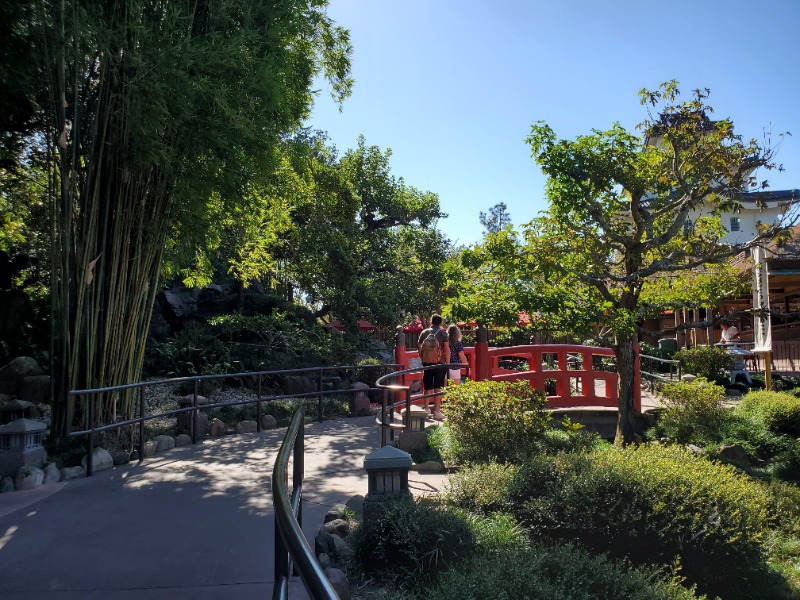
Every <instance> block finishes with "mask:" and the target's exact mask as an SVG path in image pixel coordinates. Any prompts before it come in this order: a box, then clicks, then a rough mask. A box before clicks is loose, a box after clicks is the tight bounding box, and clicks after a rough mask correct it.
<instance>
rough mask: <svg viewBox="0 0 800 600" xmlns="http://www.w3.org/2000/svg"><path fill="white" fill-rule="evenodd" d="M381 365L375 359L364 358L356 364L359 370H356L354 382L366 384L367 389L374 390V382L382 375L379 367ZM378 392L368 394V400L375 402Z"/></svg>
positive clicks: (382, 371) (382, 370)
mask: <svg viewBox="0 0 800 600" xmlns="http://www.w3.org/2000/svg"><path fill="white" fill-rule="evenodd" d="M382 365H383V363H382V362H381V361H380V360H378V359H377V358H365V359H363V360H360V361H359V362H358V366H359V368H358V369H356V380H358V381H360V382H362V383H366V384H367V385H368V386H369V387H371V388H374V387H375V382H376V381H377V380H378V378H380V377H381V376H382V375H384V369H381V368H380V367H381V366H382ZM379 395H380V392H378V391H373V392H370V393H369V397H370V399H372V401H373V402H374V401H376V400H377V399H378V398H379Z"/></svg>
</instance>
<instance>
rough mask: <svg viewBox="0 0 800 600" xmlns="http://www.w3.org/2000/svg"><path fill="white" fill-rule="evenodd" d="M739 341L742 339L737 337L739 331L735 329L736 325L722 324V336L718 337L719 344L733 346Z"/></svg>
mask: <svg viewBox="0 0 800 600" xmlns="http://www.w3.org/2000/svg"><path fill="white" fill-rule="evenodd" d="M741 341H742V338H741V337H740V336H739V330H738V329H737V328H736V325H728V324H727V323H723V324H722V335H721V336H720V342H722V343H723V344H734V343H736V342H741Z"/></svg>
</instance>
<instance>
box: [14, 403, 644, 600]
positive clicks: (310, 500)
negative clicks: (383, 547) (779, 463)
mask: <svg viewBox="0 0 800 600" xmlns="http://www.w3.org/2000/svg"><path fill="white" fill-rule="evenodd" d="M642 400H643V402H642V404H643V408H647V407H649V406H653V405H655V404H657V402H656V401H655V398H653V397H652V396H651V395H649V394H643V398H642ZM374 423H375V422H374V418H373V417H362V418H357V419H343V420H338V421H326V422H325V423H321V424H320V423H314V424H311V425H308V426H307V427H306V483H305V490H306V493H305V505H304V518H303V521H304V530H305V533H306V537H307V538H308V539H309V540H310V541H311V543H312V544H313V540H314V537H315V536H316V533H317V530H318V529H319V526H320V525H321V524H322V520H323V516H324V514H325V512H327V510H328V508H330V507H331V506H332V505H334V504H337V503H341V502H346V501H347V500H348V499H349V498H350V497H351V496H353V495H355V494H365V493H366V491H367V490H366V487H367V481H366V474H365V472H364V470H363V458H364V456H365V455H366V454H367V453H368V452H370V451H371V450H374V449H376V448H378V447H379V444H380V430H379V429H378V427H376V426H375V424H374ZM285 431H286V430H285V429H278V430H273V431H266V432H262V433H259V434H249V435H235V436H227V437H223V438H219V439H216V440H205V441H203V442H202V443H200V444H197V445H195V446H183V447H180V448H175V449H174V450H171V451H169V452H166V453H164V454H159V455H157V456H155V457H152V458H148V459H147V460H146V461H145V462H144V463H142V464H140V465H137V464H131V465H126V466H124V467H117V468H114V469H110V470H108V471H102V472H100V473H97V474H96V475H94V476H93V477H89V478H84V479H77V480H73V481H69V482H67V483H56V484H49V485H46V486H42V487H41V488H38V489H36V490H31V491H28V492H13V493H7V494H2V495H0V598H2V599H3V600H22V599H25V600H40V599H42V600H44V599H47V600H51V599H52V600H134V599H135V600H162V599H163V600H181V599H183V598H186V599H190V598H191V599H192V600H223V599H224V600H238V599H240V598H241V599H244V598H248V599H250V598H256V597H259V598H268V597H270V595H271V590H272V582H273V555H272V544H273V525H274V521H273V513H272V502H271V492H270V478H271V474H272V468H273V465H274V463H275V457H276V455H277V451H278V448H279V446H280V443H281V441H282V439H283V436H284V434H285ZM445 481H446V477H445V476H444V475H441V474H430V473H416V472H412V473H411V475H410V481H409V485H410V487H411V488H412V491H413V492H414V493H415V494H416V495H423V494H430V493H436V492H439V491H441V490H442V488H443V485H444V483H445ZM292 597H293V598H295V597H296V598H303V597H304V590H303V589H302V586H301V584H300V583H299V582H295V583H294V584H293V590H292Z"/></svg>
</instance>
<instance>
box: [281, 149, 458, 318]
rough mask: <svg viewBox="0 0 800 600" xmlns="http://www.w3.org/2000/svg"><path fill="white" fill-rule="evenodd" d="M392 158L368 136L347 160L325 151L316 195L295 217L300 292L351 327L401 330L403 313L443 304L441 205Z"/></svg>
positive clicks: (315, 164) (293, 262) (317, 162)
mask: <svg viewBox="0 0 800 600" xmlns="http://www.w3.org/2000/svg"><path fill="white" fill-rule="evenodd" d="M390 158H391V150H386V151H383V150H381V149H380V148H378V147H377V146H368V145H367V144H366V141H365V139H364V138H363V137H361V138H359V141H358V146H357V147H356V148H355V149H352V150H349V151H347V152H346V153H345V154H344V155H343V156H342V158H341V159H339V160H337V159H336V157H335V153H333V152H332V151H331V149H327V150H325V149H324V148H319V147H318V148H317V151H316V152H315V153H314V155H313V156H312V157H311V160H309V161H307V162H306V164H305V167H304V168H305V169H307V170H308V172H309V173H310V176H309V177H308V180H309V181H310V183H309V185H310V186H312V187H313V189H314V193H313V194H311V195H308V196H307V203H308V204H307V205H301V206H298V207H297V210H296V212H295V215H294V219H295V222H296V224H297V228H296V236H295V238H294V239H293V241H292V244H291V246H292V248H291V258H290V260H289V264H290V268H291V270H292V272H293V277H294V279H295V281H296V282H297V286H298V288H300V289H302V290H305V291H307V292H309V293H310V294H311V296H312V297H313V298H314V299H315V301H317V302H320V303H322V304H325V305H327V306H329V307H330V309H331V311H332V312H333V313H334V314H335V315H336V316H337V317H339V318H340V319H342V320H343V321H344V322H345V324H346V325H348V326H351V327H355V326H356V325H357V319H358V317H361V316H365V317H369V318H372V319H375V320H376V322H377V323H379V324H382V325H394V324H396V323H397V320H398V318H399V315H400V311H401V310H406V311H412V312H417V311H420V310H422V311H425V310H428V311H430V310H433V309H435V308H438V307H439V306H440V305H441V303H442V301H443V281H444V275H443V268H442V264H443V263H444V260H445V256H446V249H447V246H448V241H447V240H446V238H444V236H442V234H441V232H439V231H438V230H437V229H436V222H437V220H438V219H439V218H440V217H442V216H444V215H443V214H442V213H441V210H440V207H439V198H438V196H437V195H436V194H434V193H432V192H428V191H422V190H419V189H417V188H414V187H412V186H409V185H407V184H406V183H405V181H404V180H403V178H396V177H395V176H394V175H392V173H391V167H390V164H389V161H390Z"/></svg>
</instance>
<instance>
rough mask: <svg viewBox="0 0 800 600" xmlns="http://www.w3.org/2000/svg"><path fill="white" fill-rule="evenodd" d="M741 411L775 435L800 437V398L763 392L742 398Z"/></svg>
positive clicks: (779, 393)
mask: <svg viewBox="0 0 800 600" xmlns="http://www.w3.org/2000/svg"><path fill="white" fill-rule="evenodd" d="M739 410H740V411H741V412H742V413H743V414H746V415H751V416H753V417H755V418H757V419H758V420H760V421H761V422H762V423H763V424H764V426H765V427H767V428H768V429H769V430H770V431H773V432H775V433H783V434H786V435H791V436H794V437H797V436H800V398H797V397H795V396H793V395H791V394H785V393H781V392H770V391H766V390H761V391H757V392H750V393H748V394H746V395H745V396H744V397H743V398H742V403H741V405H740V408H739Z"/></svg>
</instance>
